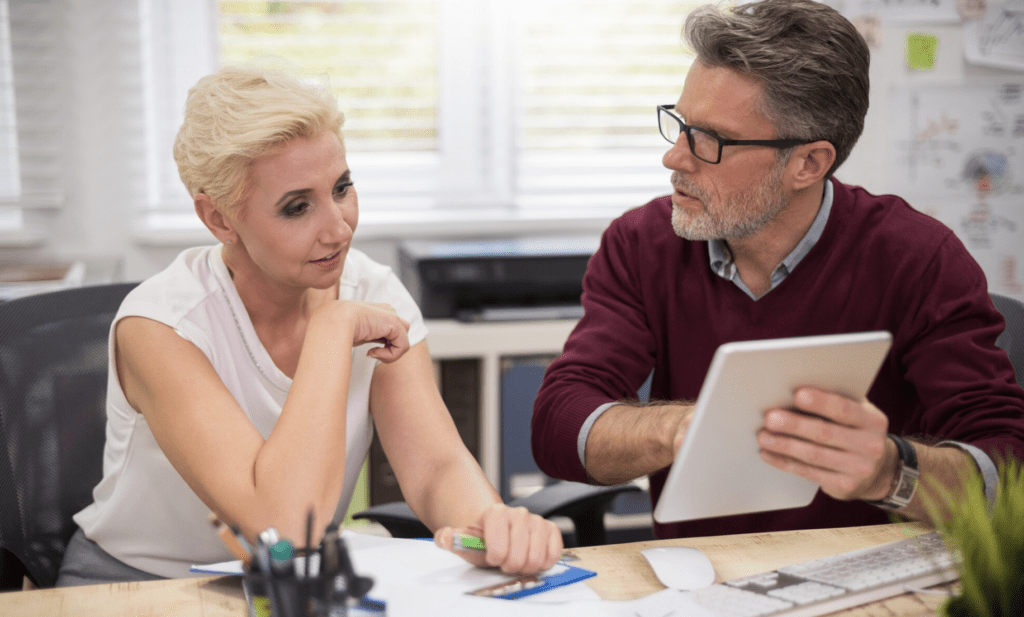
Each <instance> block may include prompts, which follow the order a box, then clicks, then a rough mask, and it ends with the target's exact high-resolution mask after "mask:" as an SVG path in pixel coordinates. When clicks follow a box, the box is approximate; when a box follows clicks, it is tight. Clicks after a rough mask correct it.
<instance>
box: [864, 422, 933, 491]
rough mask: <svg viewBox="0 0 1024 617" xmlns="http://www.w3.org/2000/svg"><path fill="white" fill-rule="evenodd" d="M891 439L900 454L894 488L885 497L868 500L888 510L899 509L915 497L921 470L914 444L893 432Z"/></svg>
mask: <svg viewBox="0 0 1024 617" xmlns="http://www.w3.org/2000/svg"><path fill="white" fill-rule="evenodd" d="M889 439H891V440H892V441H893V443H894V444H896V453H897V456H898V465H897V470H896V476H895V478H894V479H893V484H892V490H891V491H890V492H889V495H888V496H887V497H886V498H885V499H881V500H878V501H868V502H867V503H869V504H871V505H873V506H878V507H879V508H885V509H886V510H899V509H900V508H903V507H905V506H906V505H907V504H908V503H910V500H911V499H913V498H914V493H915V491H916V490H917V480H918V478H919V477H920V475H921V472H920V469H919V468H918V464H917V452H916V451H915V450H914V446H913V445H912V444H911V443H910V442H909V441H907V440H906V439H903V438H902V437H899V436H898V435H893V434H892V433H890V434H889Z"/></svg>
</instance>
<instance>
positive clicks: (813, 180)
mask: <svg viewBox="0 0 1024 617" xmlns="http://www.w3.org/2000/svg"><path fill="white" fill-rule="evenodd" d="M835 160H836V147H835V146H833V145H832V144H831V143H830V142H827V141H824V140H822V141H814V142H811V143H809V144H804V145H802V146H797V148H796V149H795V150H794V151H793V156H792V157H791V158H790V159H789V167H790V169H791V170H793V176H792V178H793V190H794V191H799V190H803V189H805V188H807V187H809V186H813V185H814V184H817V183H818V182H820V181H821V180H823V179H824V178H825V175H826V174H827V173H828V170H829V169H831V168H832V163H834V162H835Z"/></svg>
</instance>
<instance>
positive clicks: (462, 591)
mask: <svg viewBox="0 0 1024 617" xmlns="http://www.w3.org/2000/svg"><path fill="white" fill-rule="evenodd" d="M343 537H344V539H345V542H346V545H347V547H348V551H349V554H350V556H351V559H352V565H353V568H354V569H355V571H356V572H357V573H358V574H360V575H365V576H369V577H371V578H373V580H374V584H373V588H372V589H371V590H370V593H369V594H368V595H369V596H370V597H372V598H374V599H377V600H383V601H385V602H386V603H387V614H388V617H406V616H409V617H412V616H415V617H435V616H436V617H442V616H444V617H451V616H457V615H467V616H469V615H472V616H477V615H488V617H492V616H493V617H503V616H506V615H507V616H510V617H512V616H515V617H518V616H523V617H527V616H528V617H548V616H550V617H564V616H565V615H586V616H587V617H665V616H666V615H672V617H690V616H692V617H712V615H711V614H710V613H709V612H707V611H706V610H704V609H702V608H700V607H699V606H698V605H697V604H695V603H694V602H693V600H691V599H690V597H689V596H688V595H687V594H686V593H683V592H679V591H674V590H671V589H666V590H664V591H661V592H658V593H655V594H651V595H649V596H646V597H643V598H639V599H637V600H630V601H618V602H616V601H606V600H601V599H600V597H599V596H598V595H597V594H596V593H595V592H594V591H593V590H592V589H590V587H588V586H587V585H585V584H580V583H574V584H571V585H566V586H564V587H559V588H557V589H553V590H550V591H545V592H543V593H539V594H534V595H531V596H526V597H524V598H522V599H520V600H501V599H497V598H483V597H479V596H471V595H467V594H466V591H471V590H474V589H478V588H480V587H485V586H488V585H492V584H495V583H499V582H502V581H506V580H508V579H509V578H510V577H509V576H508V575H506V574H502V573H501V572H497V571H493V570H485V569H482V568H476V567H474V566H472V565H470V564H469V563H467V562H466V561H465V560H463V559H462V558H461V557H459V556H458V555H455V554H453V553H451V552H450V551H445V550H443V549H440V548H438V547H437V546H435V545H434V543H433V542H429V541H424V540H403V539H395V538H381V537H379V536H371V535H367V534H356V533H351V532H345V533H344V534H343ZM565 568H566V566H564V565H556V566H555V568H552V569H551V570H549V571H548V573H549V574H556V573H558V571H559V569H561V570H564V569H565ZM192 571H193V572H198V573H210V574H241V572H242V566H241V562H238V561H229V562H223V563H217V564H209V565H204V566H193V567H192Z"/></svg>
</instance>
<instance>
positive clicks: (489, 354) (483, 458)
mask: <svg viewBox="0 0 1024 617" xmlns="http://www.w3.org/2000/svg"><path fill="white" fill-rule="evenodd" d="M426 325H427V330H428V334H427V345H428V346H429V347H430V355H431V356H432V357H433V358H434V359H435V360H454V359H460V358H477V359H479V360H480V370H481V371H482V374H481V375H480V384H481V402H480V436H479V439H480V441H479V443H480V466H481V467H482V468H483V470H484V474H486V475H487V479H488V480H490V482H491V484H493V485H494V486H500V485H501V484H500V482H501V360H502V358H504V357H508V356H528V355H543V354H554V355H558V354H560V353H562V346H563V345H564V344H565V340H566V339H567V338H568V337H569V333H570V332H572V329H573V328H574V327H575V326H576V320H575V319H558V320H545V321H540V320H538V321H509V322H481V323H465V322H460V321H455V320H447V319H444V320H427V322H426Z"/></svg>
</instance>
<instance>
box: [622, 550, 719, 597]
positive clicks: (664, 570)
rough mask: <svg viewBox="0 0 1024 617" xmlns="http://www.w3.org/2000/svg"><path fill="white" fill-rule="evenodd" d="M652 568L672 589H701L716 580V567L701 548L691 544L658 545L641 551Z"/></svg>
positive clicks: (660, 579) (663, 582) (659, 578)
mask: <svg viewBox="0 0 1024 617" xmlns="http://www.w3.org/2000/svg"><path fill="white" fill-rule="evenodd" d="M640 554H641V555H643V556H644V559H646V560H647V563H649V564H651V569H652V570H654V574H655V575H656V576H657V577H658V580H659V581H661V584H662V585H664V586H666V587H668V588H670V589H679V590H682V591H687V590H690V589H700V588H701V587H707V586H708V585H710V584H711V583H714V582H715V567H714V566H712V565H711V560H709V559H708V557H707V555H705V554H704V553H703V552H702V551H701V550H700V549H696V548H691V547H689V546H658V547H654V548H645V549H644V550H642V551H640Z"/></svg>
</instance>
